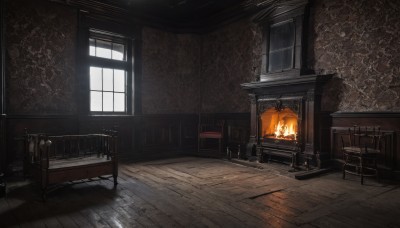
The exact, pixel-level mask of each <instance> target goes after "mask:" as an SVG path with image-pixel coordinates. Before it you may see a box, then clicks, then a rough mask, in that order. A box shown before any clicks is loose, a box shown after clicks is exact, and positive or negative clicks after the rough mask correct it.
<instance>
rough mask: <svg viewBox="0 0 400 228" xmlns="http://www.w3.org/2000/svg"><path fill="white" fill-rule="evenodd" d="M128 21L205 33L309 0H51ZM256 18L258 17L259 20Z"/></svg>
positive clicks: (180, 30)
mask: <svg viewBox="0 0 400 228" xmlns="http://www.w3.org/2000/svg"><path fill="white" fill-rule="evenodd" d="M50 1H54V2H59V3H63V4H67V5H71V6H75V7H78V8H80V9H81V10H84V11H87V12H89V13H94V14H101V15H105V16H108V17H109V18H118V19H120V20H125V21H129V22H140V24H145V25H149V26H153V27H158V28H162V29H164V30H171V31H175V32H205V31H210V30H213V29H215V28H217V27H219V26H220V25H224V24H227V23H230V22H233V21H235V20H238V19H241V18H244V17H246V16H250V15H253V16H256V18H258V19H259V18H261V19H262V18H264V17H265V16H266V15H268V14H270V13H271V12H272V10H273V9H276V8H279V7H281V6H284V5H285V6H290V7H297V6H299V5H303V4H305V3H307V2H308V0H50ZM258 19H257V20H258Z"/></svg>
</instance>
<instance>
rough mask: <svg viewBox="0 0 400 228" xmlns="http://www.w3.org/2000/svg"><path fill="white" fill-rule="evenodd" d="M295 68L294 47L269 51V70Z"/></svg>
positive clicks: (276, 70)
mask: <svg viewBox="0 0 400 228" xmlns="http://www.w3.org/2000/svg"><path fill="white" fill-rule="evenodd" d="M292 68H293V48H289V49H284V50H281V51H275V52H272V53H269V63H268V71H269V72H279V71H283V70H288V69H292Z"/></svg>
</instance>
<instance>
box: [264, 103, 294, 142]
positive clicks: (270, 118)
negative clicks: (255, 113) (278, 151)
mask: <svg viewBox="0 0 400 228" xmlns="http://www.w3.org/2000/svg"><path fill="white" fill-rule="evenodd" d="M261 132H262V136H263V138H264V139H265V138H275V139H283V140H297V135H298V116H297V114H296V113H295V112H293V111H292V110H291V109H290V108H282V109H277V108H269V109H267V110H266V111H265V112H264V113H262V114H261Z"/></svg>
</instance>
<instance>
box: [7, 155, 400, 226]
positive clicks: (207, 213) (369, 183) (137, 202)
mask: <svg viewBox="0 0 400 228" xmlns="http://www.w3.org/2000/svg"><path fill="white" fill-rule="evenodd" d="M257 167H258V168H253V167H248V166H243V165H239V164H235V163H231V162H229V161H225V160H221V159H213V158H199V157H183V158H174V159H164V160H157V161H148V162H137V163H121V164H120V165H119V177H118V182H119V184H118V186H117V187H116V188H114V186H113V181H112V179H100V178H93V179H91V180H83V181H74V182H72V183H67V184H64V185H62V186H61V187H60V188H59V189H57V190H55V191H53V192H51V193H50V194H49V195H48V198H47V201H46V202H42V201H41V198H40V189H39V187H38V185H37V184H35V183H30V182H26V181H25V182H21V183H22V184H21V183H17V181H15V182H12V183H8V185H9V186H11V188H10V190H9V192H8V194H7V197H6V198H2V199H0V227H174V228H175V227H178V228H179V227H303V228H318V227H321V228H322V227H324V228H325V227H340V228H344V227H400V217H399V214H400V185H399V184H396V183H390V184H388V183H385V182H384V181H381V182H376V181H375V180H374V179H369V178H367V179H366V184H365V185H363V186H362V185H360V182H359V179H357V177H349V178H346V180H343V179H342V178H341V173H329V174H326V175H323V176H320V177H316V178H312V179H308V180H296V179H294V178H293V176H294V175H293V173H289V172H287V171H286V172H285V170H289V167H288V166H285V165H279V164H275V163H270V164H262V168H260V167H261V166H257Z"/></svg>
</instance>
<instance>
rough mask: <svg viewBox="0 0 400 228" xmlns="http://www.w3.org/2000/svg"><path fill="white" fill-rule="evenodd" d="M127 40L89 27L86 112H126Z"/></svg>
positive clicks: (128, 58)
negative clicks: (87, 109)
mask: <svg viewBox="0 0 400 228" xmlns="http://www.w3.org/2000/svg"><path fill="white" fill-rule="evenodd" d="M128 47H129V45H128V42H127V39H124V38H123V37H122V36H119V35H115V34H109V33H105V32H100V31H90V37H89V50H88V51H89V90H90V95H89V97H90V98H89V99H90V112H102V113H127V110H128V107H127V104H128V102H127V100H128V86H127V85H128V75H129V74H128V73H129V70H130V69H131V68H130V66H129V62H131V61H129V60H130V59H131V57H130V56H129V55H128V53H129V52H128Z"/></svg>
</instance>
